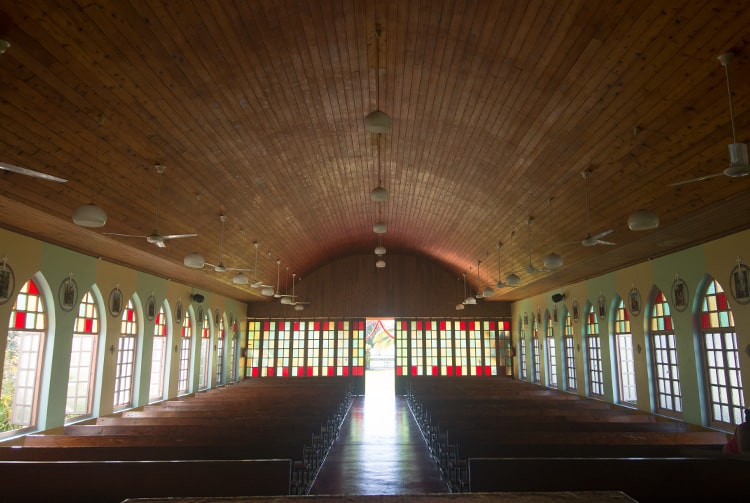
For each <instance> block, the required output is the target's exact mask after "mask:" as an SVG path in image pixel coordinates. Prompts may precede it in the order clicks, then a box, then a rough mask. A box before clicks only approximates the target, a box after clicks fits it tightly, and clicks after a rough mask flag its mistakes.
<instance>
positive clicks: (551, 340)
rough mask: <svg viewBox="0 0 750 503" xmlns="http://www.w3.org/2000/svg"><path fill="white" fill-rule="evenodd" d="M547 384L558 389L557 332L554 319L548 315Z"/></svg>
mask: <svg viewBox="0 0 750 503" xmlns="http://www.w3.org/2000/svg"><path fill="white" fill-rule="evenodd" d="M546 318H547V337H545V339H546V342H547V384H548V385H549V386H554V387H555V388H556V387H557V348H556V347H555V330H554V325H553V324H552V319H551V318H550V316H549V313H547V316H546Z"/></svg>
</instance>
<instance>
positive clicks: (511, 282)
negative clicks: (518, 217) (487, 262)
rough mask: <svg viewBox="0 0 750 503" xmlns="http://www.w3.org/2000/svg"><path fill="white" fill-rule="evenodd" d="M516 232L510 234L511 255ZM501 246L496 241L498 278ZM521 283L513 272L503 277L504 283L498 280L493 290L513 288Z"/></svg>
mask: <svg viewBox="0 0 750 503" xmlns="http://www.w3.org/2000/svg"><path fill="white" fill-rule="evenodd" d="M515 233H516V231H512V232H511V233H510V251H511V254H512V253H513V236H514V235H515ZM502 246H503V244H502V243H501V242H499V241H498V243H497V275H498V277H500V248H501V247H502ZM520 283H521V278H520V276H518V274H516V273H515V272H511V273H510V274H508V275H507V276H506V277H505V281H502V280H498V282H497V284H496V285H495V288H505V287H511V288H515V287H517V286H518V285H519V284H520Z"/></svg>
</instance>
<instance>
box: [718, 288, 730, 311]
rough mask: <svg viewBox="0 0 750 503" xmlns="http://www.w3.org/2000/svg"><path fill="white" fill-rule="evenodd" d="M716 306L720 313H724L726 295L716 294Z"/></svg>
mask: <svg viewBox="0 0 750 503" xmlns="http://www.w3.org/2000/svg"><path fill="white" fill-rule="evenodd" d="M716 305H717V306H718V308H719V310H720V311H726V310H727V309H728V307H727V294H726V293H724V292H722V293H717V294H716Z"/></svg>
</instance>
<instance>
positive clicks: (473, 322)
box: [469, 321, 476, 330]
mask: <svg viewBox="0 0 750 503" xmlns="http://www.w3.org/2000/svg"><path fill="white" fill-rule="evenodd" d="M475 326H476V322H475V321H470V322H469V330H474V327H475Z"/></svg>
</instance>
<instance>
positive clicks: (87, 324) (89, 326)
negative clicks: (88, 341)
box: [83, 318, 94, 334]
mask: <svg viewBox="0 0 750 503" xmlns="http://www.w3.org/2000/svg"><path fill="white" fill-rule="evenodd" d="M83 330H84V332H87V333H89V334H90V333H92V332H93V331H94V320H92V319H91V318H86V321H84V323H83Z"/></svg>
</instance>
